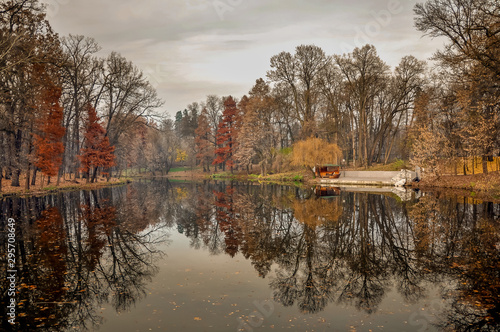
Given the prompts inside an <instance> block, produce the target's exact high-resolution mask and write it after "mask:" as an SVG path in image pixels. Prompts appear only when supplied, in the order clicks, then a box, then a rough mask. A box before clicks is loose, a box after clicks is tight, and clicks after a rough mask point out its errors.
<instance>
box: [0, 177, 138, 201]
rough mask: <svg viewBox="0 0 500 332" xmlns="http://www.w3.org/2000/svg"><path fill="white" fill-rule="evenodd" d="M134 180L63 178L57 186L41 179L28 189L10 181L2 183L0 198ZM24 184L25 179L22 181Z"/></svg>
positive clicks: (92, 187) (106, 185)
mask: <svg viewBox="0 0 500 332" xmlns="http://www.w3.org/2000/svg"><path fill="white" fill-rule="evenodd" d="M131 181H132V180H131V179H130V178H119V179H118V178H111V179H109V181H108V180H107V179H106V178H103V177H100V178H97V179H96V182H94V183H90V182H89V183H87V182H86V180H85V179H76V180H75V179H72V180H70V179H61V180H60V182H59V185H58V186H56V183H55V181H54V182H53V183H52V184H46V183H45V184H42V183H40V182H39V181H38V182H37V184H35V185H34V186H30V189H28V190H26V189H25V188H24V186H21V187H13V186H11V185H10V181H9V182H7V184H5V182H6V181H4V184H3V185H2V190H1V191H0V198H2V197H7V196H30V195H44V194H48V193H54V192H58V191H65V190H90V189H97V188H103V187H110V186H117V185H123V184H127V183H130V182H131ZM21 183H22V184H24V182H23V181H21Z"/></svg>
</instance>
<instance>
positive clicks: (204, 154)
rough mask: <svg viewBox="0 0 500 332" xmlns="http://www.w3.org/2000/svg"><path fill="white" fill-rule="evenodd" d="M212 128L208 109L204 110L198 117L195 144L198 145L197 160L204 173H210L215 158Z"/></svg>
mask: <svg viewBox="0 0 500 332" xmlns="http://www.w3.org/2000/svg"><path fill="white" fill-rule="evenodd" d="M211 131H212V128H210V124H209V123H208V113H207V109H206V108H204V109H203V111H202V112H201V115H200V116H199V117H198V127H197V128H196V130H195V131H194V133H195V135H196V137H195V139H194V143H195V145H196V159H198V160H199V161H200V163H201V165H202V167H203V172H207V171H208V172H210V163H211V159H212V158H213V151H214V150H213V145H212V143H211V142H210V133H211Z"/></svg>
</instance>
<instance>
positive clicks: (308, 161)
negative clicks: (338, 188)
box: [291, 137, 342, 174]
mask: <svg viewBox="0 0 500 332" xmlns="http://www.w3.org/2000/svg"><path fill="white" fill-rule="evenodd" d="M340 158H342V150H340V148H339V147H338V145H337V144H334V143H328V142H327V141H325V140H322V139H321V138H314V137H311V138H308V139H306V140H303V141H299V142H297V143H295V144H294V145H293V152H292V161H291V163H292V165H294V166H303V167H306V168H307V169H308V170H310V171H311V172H312V173H313V174H314V171H313V167H314V166H316V165H322V164H330V163H332V164H338V162H339V160H340Z"/></svg>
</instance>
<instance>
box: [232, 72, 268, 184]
mask: <svg viewBox="0 0 500 332" xmlns="http://www.w3.org/2000/svg"><path fill="white" fill-rule="evenodd" d="M249 95H250V98H248V97H246V96H243V98H242V99H241V101H240V104H239V108H240V109H242V114H243V116H242V120H241V129H240V130H239V134H238V151H236V153H235V160H236V161H237V163H238V164H239V165H241V166H243V167H246V168H247V171H249V168H250V167H249V166H250V165H251V163H252V161H253V160H254V159H255V162H258V163H259V165H260V168H261V174H263V175H264V174H266V173H267V170H268V169H270V168H271V166H272V164H273V162H274V159H275V157H276V150H277V146H276V145H277V130H275V126H274V125H275V118H274V115H275V113H274V99H273V98H272V96H271V94H270V87H269V85H268V84H267V83H266V82H264V80H263V79H261V78H259V79H257V80H256V82H255V85H254V86H253V88H252V89H251V90H250V91H249Z"/></svg>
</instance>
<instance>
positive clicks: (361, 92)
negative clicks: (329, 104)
mask: <svg viewBox="0 0 500 332" xmlns="http://www.w3.org/2000/svg"><path fill="white" fill-rule="evenodd" d="M335 62H336V63H337V65H338V66H339V68H340V71H341V72H342V75H343V76H344V79H345V94H346V97H347V99H348V108H349V112H350V116H351V118H352V123H351V126H355V128H356V130H357V144H358V152H359V155H360V157H361V158H360V159H361V165H363V166H368V165H369V164H371V160H370V159H369V154H368V151H369V149H370V147H369V144H370V139H369V135H370V128H369V124H370V121H369V119H371V118H372V117H373V116H374V114H373V108H372V107H371V105H374V104H375V101H376V99H377V96H378V95H380V93H381V92H382V91H383V90H384V88H385V86H386V82H387V81H388V70H389V67H388V66H387V64H385V62H384V61H382V59H380V57H379V56H378V54H377V50H376V49H375V47H374V46H373V45H365V46H363V47H361V48H355V49H354V50H353V51H352V53H349V54H346V55H343V56H335ZM353 140H354V136H353ZM354 154H355V153H354V152H353V157H355V156H354Z"/></svg>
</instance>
